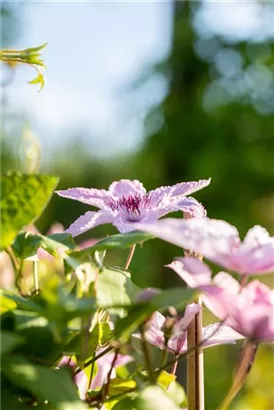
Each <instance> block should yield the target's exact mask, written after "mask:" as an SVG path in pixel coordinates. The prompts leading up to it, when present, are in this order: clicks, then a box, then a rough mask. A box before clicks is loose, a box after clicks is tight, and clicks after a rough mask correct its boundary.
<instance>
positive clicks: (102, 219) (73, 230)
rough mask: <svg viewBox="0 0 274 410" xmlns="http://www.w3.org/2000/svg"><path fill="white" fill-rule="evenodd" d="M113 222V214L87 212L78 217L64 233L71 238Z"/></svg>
mask: <svg viewBox="0 0 274 410" xmlns="http://www.w3.org/2000/svg"><path fill="white" fill-rule="evenodd" d="M112 222H113V214H112V213H111V212H108V211H98V212H91V211H88V212H86V213H85V214H84V215H82V216H80V218H78V219H77V220H76V221H75V222H73V224H72V225H70V227H69V228H68V229H67V231H66V232H68V233H70V234H71V235H72V236H78V235H81V234H82V233H84V232H86V231H88V230H89V229H92V228H94V227H95V226H98V225H103V224H106V223H112Z"/></svg>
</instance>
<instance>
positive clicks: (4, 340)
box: [0, 331, 24, 355]
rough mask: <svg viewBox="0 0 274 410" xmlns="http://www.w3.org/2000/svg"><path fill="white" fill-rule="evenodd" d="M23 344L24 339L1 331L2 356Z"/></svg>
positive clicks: (0, 350) (0, 349)
mask: <svg viewBox="0 0 274 410" xmlns="http://www.w3.org/2000/svg"><path fill="white" fill-rule="evenodd" d="M23 342H24V339H23V337H21V336H18V335H16V334H14V333H11V332H3V331H1V344H0V352H1V355H2V354H5V353H7V352H11V351H12V350H13V349H14V348H15V347H17V346H18V345H20V344H22V343H23Z"/></svg>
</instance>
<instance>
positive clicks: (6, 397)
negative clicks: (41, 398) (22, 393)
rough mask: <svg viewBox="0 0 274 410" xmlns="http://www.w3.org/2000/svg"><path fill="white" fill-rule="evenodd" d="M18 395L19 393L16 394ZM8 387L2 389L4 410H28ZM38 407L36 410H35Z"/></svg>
mask: <svg viewBox="0 0 274 410" xmlns="http://www.w3.org/2000/svg"><path fill="white" fill-rule="evenodd" d="M16 393H17V392H16ZM16 393H15V392H13V391H12V390H11V389H8V388H7V387H4V388H1V405H2V409H10V410H26V408H27V407H26V406H25V405H24V404H23V403H21V402H20V401H19V399H18V395H17V394H16ZM36 409H37V407H36V408H35V410H36Z"/></svg>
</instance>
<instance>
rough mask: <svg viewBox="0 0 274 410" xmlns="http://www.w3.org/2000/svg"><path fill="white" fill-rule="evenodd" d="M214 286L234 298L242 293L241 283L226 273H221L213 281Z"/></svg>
mask: <svg viewBox="0 0 274 410" xmlns="http://www.w3.org/2000/svg"><path fill="white" fill-rule="evenodd" d="M213 283H214V285H217V286H218V287H219V288H222V289H224V290H225V291H226V292H228V293H229V294H230V295H231V296H232V297H233V296H236V295H237V294H238V293H239V292H240V285H239V282H238V281H237V280H236V279H234V278H233V277H232V276H231V275H229V274H228V273H226V272H219V273H218V274H217V275H216V276H215V277H214V279H213Z"/></svg>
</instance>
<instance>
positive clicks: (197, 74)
mask: <svg viewBox="0 0 274 410" xmlns="http://www.w3.org/2000/svg"><path fill="white" fill-rule="evenodd" d="M5 7H6V6H5ZM200 7H201V3H200V2H186V3H185V2H175V3H174V5H173V9H174V10H173V34H172V42H171V49H170V54H169V56H168V58H167V59H166V60H165V61H161V62H158V63H157V64H155V66H154V67H153V68H152V69H151V70H149V75H148V76H147V77H146V78H145V77H144V78H143V79H142V81H141V82H138V87H143V86H145V82H146V79H149V78H150V76H153V75H155V74H158V75H161V76H163V77H164V78H165V79H166V80H167V82H168V91H167V94H166V97H165V98H164V100H163V101H162V102H161V103H160V104H159V105H157V106H155V107H153V109H152V110H151V111H150V112H148V113H147V117H146V120H145V134H146V135H145V140H144V144H143V146H142V147H141V149H140V150H139V151H138V152H137V153H136V154H134V155H132V156H130V157H127V158H124V157H121V158H113V159H112V160H107V161H105V160H98V159H96V158H93V157H92V156H91V155H90V154H89V153H88V152H87V150H86V149H85V147H84V146H81V145H80V144H79V142H78V141H77V138H75V143H74V144H71V145H66V146H65V148H64V150H62V152H57V153H56V154H55V156H53V157H52V158H51V161H50V163H49V164H47V165H46V166H44V170H46V171H48V172H50V173H53V174H57V175H60V177H61V182H60V184H59V186H58V188H59V189H63V188H67V187H73V186H85V187H97V188H107V186H108V185H109V184H110V183H111V182H112V181H113V180H116V179H120V178H136V179H139V180H141V181H142V182H143V183H144V185H145V186H146V188H147V189H152V188H155V187H157V186H161V185H171V184H174V183H177V182H180V181H188V180H196V179H200V178H208V177H211V178H212V183H211V185H210V186H209V187H208V188H206V189H204V190H202V191H200V192H199V193H198V194H197V195H196V194H195V197H196V198H197V199H198V200H199V201H201V202H202V203H203V204H204V206H205V207H206V209H207V210H208V215H209V216H210V217H214V218H221V219H225V220H226V221H228V222H230V223H232V224H234V225H236V226H237V227H238V229H239V231H240V233H241V234H242V235H244V234H245V232H246V230H247V229H248V228H249V227H251V226H253V225H254V224H261V225H263V226H265V227H266V228H267V229H268V230H269V231H270V232H271V233H272V234H273V233H274V212H273V209H274V208H273V206H274V194H273V177H274V165H273V164H274V162H273V154H274V122H273V115H272V114H273V106H274V105H273V98H272V99H271V97H270V96H269V90H270V91H271V89H272V90H273V76H272V80H271V81H270V83H269V84H268V87H266V88H263V85H262V84H263V83H264V81H263V80H266V78H267V73H269V70H271V68H272V67H273V63H274V53H273V48H274V46H273V42H271V41H270V40H269V41H268V40H264V39H262V40H257V41H252V40H250V41H249V42H244V41H238V42H237V41H235V42H229V41H228V40H227V39H226V38H222V37H220V36H211V37H210V38H203V37H202V36H201V35H199V34H198V33H197V32H195V30H194V27H193V24H192V23H193V18H194V16H195V13H197V10H199V8H200ZM261 7H268V5H267V4H266V3H261ZM4 13H6V9H5V8H4ZM2 14H3V13H2ZM10 16H11V15H9V18H11V17H10ZM229 53H230V54H229ZM233 53H234V54H233ZM222 56H223V60H222V61H221V62H220V60H221V59H222ZM229 56H230V57H229ZM228 57H229V58H228ZM225 58H228V62H230V63H231V62H233V61H234V62H237V61H241V65H242V67H241V69H240V70H239V71H240V74H241V76H239V73H238V74H237V75H238V77H237V76H235V73H232V74H231V72H229V70H225V69H224V66H225V67H226V62H225V61H226V59H225ZM220 67H221V68H220ZM256 70H257V71H256ZM254 73H255V74H254ZM256 73H257V74H259V75H260V74H261V77H260V76H259V77H258V75H257V77H256ZM263 73H265V76H264V75H263ZM247 79H248V81H249V86H247V85H246V84H245V83H244V81H247ZM252 81H253V83H252ZM250 84H251V86H250ZM243 85H245V91H242V88H241V86H243ZM238 86H239V87H238ZM237 87H238V88H237ZM235 90H236V91H235ZM271 107H272V108H271ZM271 110H272V111H271ZM9 120H10V118H9ZM13 123H14V124H16V116H15V118H14V121H13ZM14 129H15V130H16V129H17V128H16V126H15V127H14V128H13V131H14ZM17 130H18V129H17ZM3 132H4V133H5V127H3ZM10 135H11V134H10V133H8V136H10ZM19 140H20V135H19V133H18V132H17V134H16V133H15V134H14V133H13V134H12V143H11V141H10V140H9V141H8V142H6V141H7V139H4V140H3V143H2V153H1V159H2V161H1V164H2V169H4V170H6V169H11V168H13V169H20V168H22V161H21V163H20V161H19V157H18V155H17V154H18V151H17V148H16V149H15V148H14V147H15V146H18V142H19ZM87 209H88V207H87V206H85V205H83V204H79V203H77V202H74V201H66V200H64V199H62V198H59V197H57V196H56V197H54V198H53V200H52V201H51V203H50V205H49V207H48V209H47V212H46V213H45V214H44V215H43V217H42V218H41V219H40V220H39V223H38V227H39V228H40V229H41V231H42V232H46V231H47V229H48V228H49V227H50V225H51V224H52V223H53V222H55V221H60V222H61V223H63V224H64V226H65V227H67V226H68V225H69V224H70V223H72V222H73V221H74V220H75V219H76V218H77V217H78V216H79V214H80V213H84V212H85V211H86V210H87ZM176 216H181V215H176ZM113 233H115V230H114V228H113V227H112V226H109V227H106V226H104V227H98V228H96V229H94V231H91V232H89V233H87V234H85V235H83V238H91V237H92V238H97V237H102V236H105V235H107V234H113ZM81 240H82V238H81ZM126 254H127V252H126V251H125V253H124V254H123V253H122V252H119V253H117V254H116V253H115V252H110V254H107V260H109V262H111V263H112V264H115V262H116V264H117V265H119V264H120V265H121V264H122V260H123V258H124V259H126ZM175 256H179V251H178V248H176V247H173V246H171V245H167V244H166V243H163V242H161V241H160V240H154V241H148V242H147V243H146V244H144V246H143V248H142V249H141V248H139V247H138V248H137V250H136V257H135V258H134V259H133V262H132V265H131V270H132V278H133V280H134V281H135V283H136V284H137V285H139V286H155V285H156V286H158V287H166V286H168V287H169V286H175V285H179V284H180V285H181V282H180V281H179V279H178V278H177V277H175V275H173V274H170V271H169V270H168V269H167V268H164V267H163V266H164V265H165V264H167V263H169V262H170V261H171V260H172V258H173V257H175ZM269 280H270V279H269V278H268V281H269ZM206 321H207V318H206ZM216 350H217V351H220V355H219V359H218V360H216V355H217V352H216ZM233 352H234V353H233ZM232 355H236V356H237V353H236V351H235V350H233V349H232V348H230V347H225V346H221V347H218V348H214V349H212V350H210V351H208V352H206V353H205V374H206V397H207V405H206V409H207V410H214V409H215V408H216V406H217V405H218V403H219V402H220V400H221V398H222V397H223V396H224V393H225V391H226V390H227V389H228V387H229V383H230V381H231V376H232V371H233V367H234V365H235V363H236V359H237V357H234V356H232ZM272 355H273V351H271V349H268V348H264V347H261V348H260V349H259V354H258V357H259V359H258V360H257V362H256V365H255V367H254V368H253V369H252V371H251V373H250V377H249V379H248V383H247V386H246V388H245V390H244V391H243V392H242V393H241V394H240V396H239V399H237V400H235V404H234V406H232V407H231V408H232V409H234V410H240V409H241V410H244V409H246V410H249V409H250V410H272V409H273V406H274V403H273V401H274V398H273V392H272V388H271V387H272V386H273V383H274V379H273V377H274V376H273V374H274V372H273V370H274V363H273V359H272V357H273V356H272ZM224 357H226V359H224Z"/></svg>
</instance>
